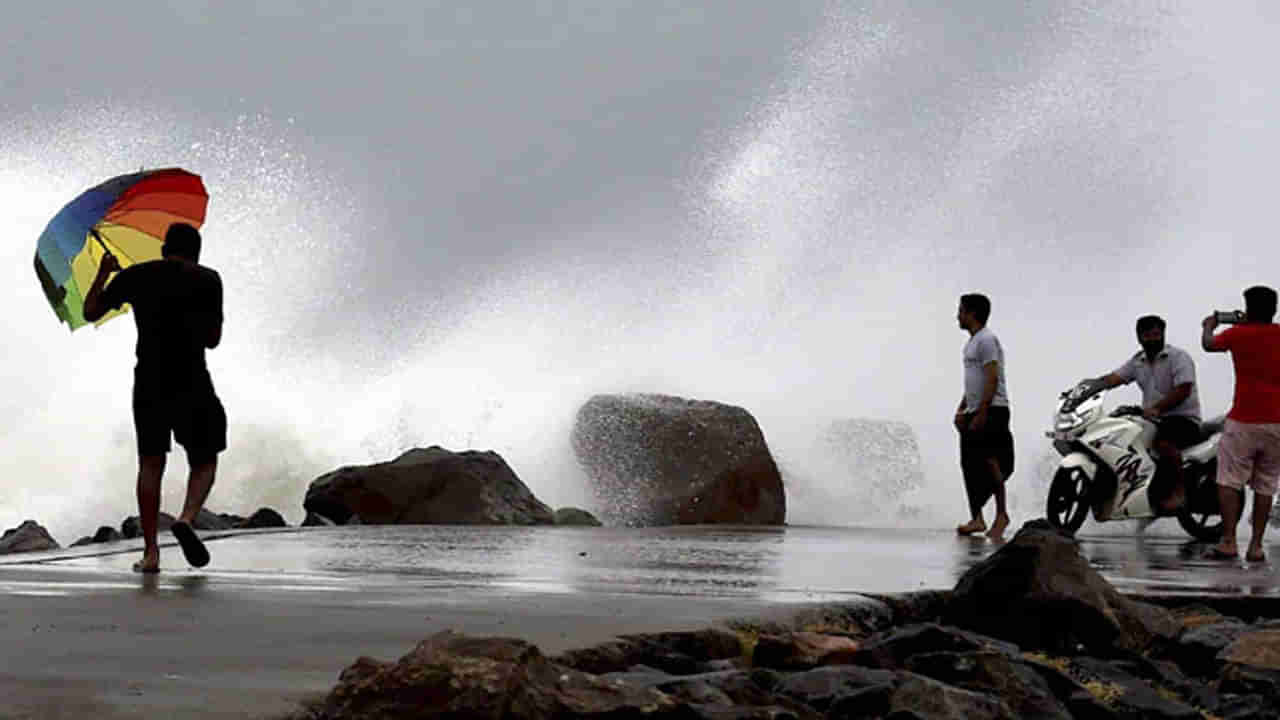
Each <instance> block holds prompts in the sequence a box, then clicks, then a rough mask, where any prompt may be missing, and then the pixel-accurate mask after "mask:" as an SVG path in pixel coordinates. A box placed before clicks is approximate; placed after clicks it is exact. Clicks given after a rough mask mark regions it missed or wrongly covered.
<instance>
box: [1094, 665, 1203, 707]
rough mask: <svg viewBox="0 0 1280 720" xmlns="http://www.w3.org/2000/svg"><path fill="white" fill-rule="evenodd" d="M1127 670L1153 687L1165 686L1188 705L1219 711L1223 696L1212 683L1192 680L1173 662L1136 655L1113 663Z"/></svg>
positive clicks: (1164, 687) (1165, 688)
mask: <svg viewBox="0 0 1280 720" xmlns="http://www.w3.org/2000/svg"><path fill="white" fill-rule="evenodd" d="M1112 664H1113V665H1114V666H1115V667H1118V668H1120V669H1121V670H1124V671H1125V672H1127V673H1129V674H1131V675H1133V676H1135V677H1139V678H1142V679H1143V680H1145V681H1147V683H1148V684H1150V685H1151V686H1152V687H1156V688H1163V689H1164V690H1166V691H1169V692H1172V693H1174V694H1175V695H1177V696H1178V697H1180V698H1182V699H1183V701H1185V702H1186V703H1187V704H1188V705H1191V706H1193V707H1196V708H1199V709H1201V710H1207V711H1210V712H1217V710H1218V708H1219V706H1220V705H1221V704H1222V698H1221V696H1219V695H1218V693H1217V692H1216V691H1215V690H1214V689H1213V687H1211V686H1210V685H1208V684H1206V683H1204V682H1200V681H1197V680H1192V679H1191V678H1189V677H1187V676H1186V675H1183V674H1182V671H1181V670H1180V669H1179V668H1178V666H1177V665H1176V664H1174V663H1172V662H1168V661H1162V660H1152V659H1150V658H1145V657H1142V656H1135V657H1133V658H1131V659H1128V660H1121V661H1117V662H1113V663H1112Z"/></svg>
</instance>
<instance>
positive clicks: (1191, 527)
mask: <svg viewBox="0 0 1280 720" xmlns="http://www.w3.org/2000/svg"><path fill="white" fill-rule="evenodd" d="M1105 394H1106V393H1105V391H1104V388H1103V387H1102V385H1101V384H1099V383H1094V382H1092V381H1086V382H1082V383H1080V384H1079V385H1076V386H1075V387H1073V388H1071V389H1070V390H1067V391H1066V392H1064V393H1062V395H1061V396H1060V399H1059V401H1058V409H1057V412H1056V413H1055V414H1054V419H1053V430H1050V431H1048V432H1046V433H1045V435H1046V436H1047V437H1049V438H1052V439H1053V447H1054V449H1056V450H1057V451H1058V453H1059V454H1060V455H1062V461H1061V462H1059V463H1058V469H1057V471H1056V472H1055V473H1054V475H1053V482H1052V483H1051V484H1050V485H1049V501H1048V506H1047V509H1046V514H1047V516H1048V519H1049V522H1050V523H1052V524H1053V525H1055V526H1057V527H1059V528H1061V529H1063V530H1066V531H1067V532H1070V533H1073V534H1074V533H1075V532H1076V531H1077V530H1079V529H1080V526H1081V525H1083V524H1084V521H1085V517H1086V516H1087V515H1088V514H1089V511H1090V510H1091V509H1092V511H1093V517H1094V519H1095V520H1097V521H1098V522H1107V521H1112V520H1133V519H1137V518H1156V517H1159V516H1158V515H1157V514H1156V512H1155V510H1154V509H1153V507H1152V503H1151V498H1150V497H1148V491H1149V489H1150V486H1151V480H1152V478H1154V477H1155V473H1156V459H1157V458H1156V455H1155V453H1154V452H1153V451H1152V449H1151V444H1152V442H1153V441H1154V439H1155V434H1156V427H1157V425H1156V422H1153V421H1151V420H1148V419H1147V418H1145V417H1143V415H1142V409H1141V408H1138V407H1134V406H1122V407H1119V408H1117V409H1116V410H1115V411H1114V412H1111V413H1107V412H1106V411H1105V410H1104V409H1103V405H1102V399H1103V396H1104V395H1105ZM1222 424H1223V418H1221V417H1219V418H1215V419H1213V420H1210V421H1208V422H1205V423H1203V424H1201V426H1200V442H1198V443H1196V444H1195V445H1193V446H1191V447H1189V448H1186V449H1184V450H1183V451H1182V458H1183V466H1182V467H1183V479H1184V480H1185V481H1186V485H1187V502H1186V504H1185V505H1183V507H1182V509H1181V510H1179V511H1178V512H1177V514H1176V517H1177V518H1178V524H1179V525H1181V526H1182V529H1183V530H1186V531H1187V532H1188V533H1190V534H1191V536H1192V537H1194V538H1196V539H1197V540H1201V541H1204V542H1216V541H1217V540H1218V539H1219V538H1220V537H1221V535H1222V520H1221V518H1220V517H1217V516H1218V515H1219V512H1220V511H1219V508H1218V490H1217V486H1216V482H1215V479H1216V478H1215V476H1216V474H1217V466H1218V438H1219V437H1220V436H1221V435H1222Z"/></svg>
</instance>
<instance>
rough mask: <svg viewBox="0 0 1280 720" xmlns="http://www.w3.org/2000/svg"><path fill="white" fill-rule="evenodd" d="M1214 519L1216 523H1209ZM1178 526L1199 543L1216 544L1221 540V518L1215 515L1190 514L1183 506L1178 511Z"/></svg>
mask: <svg viewBox="0 0 1280 720" xmlns="http://www.w3.org/2000/svg"><path fill="white" fill-rule="evenodd" d="M1215 518H1216V519H1217V522H1211V521H1212V520H1214V519H1215ZM1178 524H1179V525H1181V526H1182V529H1183V530H1186V531H1187V534H1188V535H1190V536H1191V537H1193V538H1195V539H1197V540H1199V541H1200V542H1218V541H1219V540H1221V539H1222V518H1221V517H1220V516H1219V515H1217V514H1216V513H1197V512H1192V511H1191V510H1188V509H1187V507H1186V506H1185V505H1184V506H1183V507H1182V509H1181V510H1179V511H1178Z"/></svg>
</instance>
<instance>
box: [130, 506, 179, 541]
mask: <svg viewBox="0 0 1280 720" xmlns="http://www.w3.org/2000/svg"><path fill="white" fill-rule="evenodd" d="M175 521H177V518H175V517H174V516H172V515H170V514H169V513H166V512H162V513H160V516H159V518H158V519H157V520H156V532H157V533H162V532H165V531H166V530H168V529H169V528H171V527H173V523H174V522H175ZM120 534H121V535H122V536H124V538H125V539H126V540H132V539H134V538H139V537H142V524H141V523H140V522H139V520H138V516H137V515H130V516H129V517H127V518H125V519H124V522H122V523H120Z"/></svg>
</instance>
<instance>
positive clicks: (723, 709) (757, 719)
mask: <svg viewBox="0 0 1280 720" xmlns="http://www.w3.org/2000/svg"><path fill="white" fill-rule="evenodd" d="M821 717H822V716H821V715H818V714H817V713H814V712H812V711H807V710H806V711H801V712H799V713H797V712H796V711H794V710H789V709H787V708H783V707H778V706H776V705H774V706H768V707H734V706H723V705H692V704H691V705H685V706H684V707H683V708H682V709H681V712H680V718H681V720H684V718H688V720H818V719H819V718H821Z"/></svg>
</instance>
